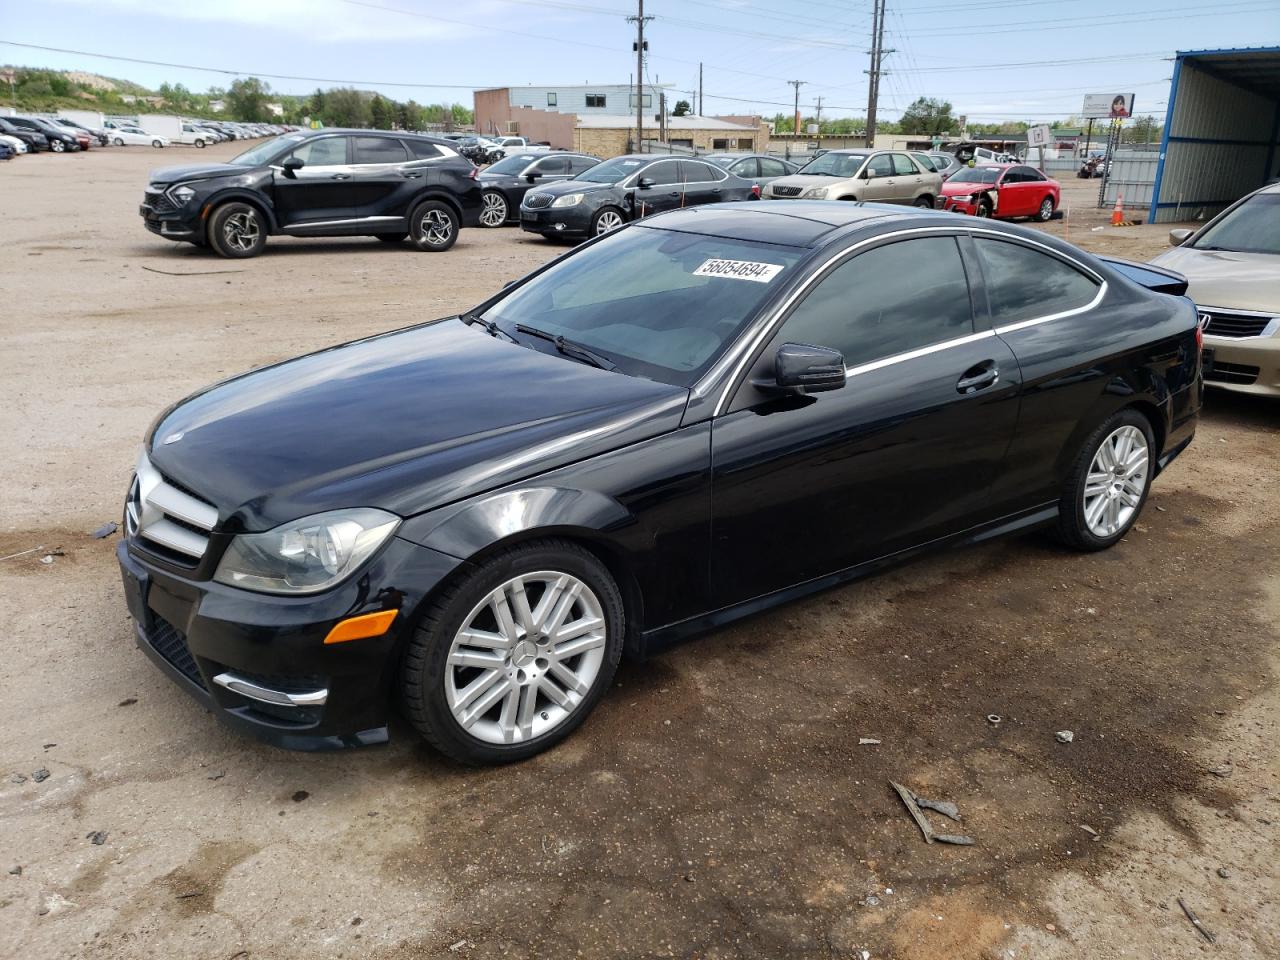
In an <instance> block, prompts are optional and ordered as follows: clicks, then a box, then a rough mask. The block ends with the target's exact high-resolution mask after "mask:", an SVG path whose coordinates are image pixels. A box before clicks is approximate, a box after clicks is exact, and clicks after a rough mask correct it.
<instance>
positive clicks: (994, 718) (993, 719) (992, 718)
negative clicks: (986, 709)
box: [987, 713, 1004, 727]
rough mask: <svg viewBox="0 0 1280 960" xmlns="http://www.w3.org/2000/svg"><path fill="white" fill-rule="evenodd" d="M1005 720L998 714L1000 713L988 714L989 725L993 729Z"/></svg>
mask: <svg viewBox="0 0 1280 960" xmlns="http://www.w3.org/2000/svg"><path fill="white" fill-rule="evenodd" d="M1003 719H1004V717H1002V716H1000V714H998V713H988V714H987V723H989V724H991V725H992V726H993V727H994V726H996V725H997V724H999V723H1000V721H1001V720H1003Z"/></svg>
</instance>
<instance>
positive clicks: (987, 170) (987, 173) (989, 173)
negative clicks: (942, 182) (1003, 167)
mask: <svg viewBox="0 0 1280 960" xmlns="http://www.w3.org/2000/svg"><path fill="white" fill-rule="evenodd" d="M999 179H1000V171H999V170H998V169H997V168H995V167H965V168H964V169H963V170H961V171H960V172H959V173H957V174H956V175H955V176H954V177H952V178H951V179H950V180H948V181H947V183H995V182H996V181H997V180H999Z"/></svg>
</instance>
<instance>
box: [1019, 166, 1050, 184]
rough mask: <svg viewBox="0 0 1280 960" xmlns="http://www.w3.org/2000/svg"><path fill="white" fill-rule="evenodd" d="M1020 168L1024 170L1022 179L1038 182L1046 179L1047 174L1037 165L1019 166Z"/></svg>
mask: <svg viewBox="0 0 1280 960" xmlns="http://www.w3.org/2000/svg"><path fill="white" fill-rule="evenodd" d="M1018 169H1019V170H1021V171H1022V179H1023V180H1025V181H1026V182H1027V183H1038V182H1039V181H1041V180H1044V179H1046V177H1045V175H1044V174H1043V173H1041V172H1040V171H1039V170H1037V169H1036V168H1035V167H1019V168H1018Z"/></svg>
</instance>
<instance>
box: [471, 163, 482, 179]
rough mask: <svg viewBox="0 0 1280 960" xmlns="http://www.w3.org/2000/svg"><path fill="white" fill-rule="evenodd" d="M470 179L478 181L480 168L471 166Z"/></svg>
mask: <svg viewBox="0 0 1280 960" xmlns="http://www.w3.org/2000/svg"><path fill="white" fill-rule="evenodd" d="M471 179H472V180H478V179H480V168H479V167H477V166H475V165H474V164H472V166H471Z"/></svg>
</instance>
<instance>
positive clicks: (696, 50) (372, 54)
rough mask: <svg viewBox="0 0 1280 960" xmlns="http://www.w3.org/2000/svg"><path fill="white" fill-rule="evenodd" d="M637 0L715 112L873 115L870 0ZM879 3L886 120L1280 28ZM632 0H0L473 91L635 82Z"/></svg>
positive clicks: (128, 44) (1070, 98)
mask: <svg viewBox="0 0 1280 960" xmlns="http://www.w3.org/2000/svg"><path fill="white" fill-rule="evenodd" d="M644 6H645V15H646V16H652V17H654V19H653V20H652V21H651V22H649V23H648V24H647V25H646V28H645V34H646V39H647V40H648V41H649V55H648V60H647V62H646V65H645V72H646V75H647V76H646V79H647V81H648V82H651V83H656V82H661V83H664V84H666V83H670V84H674V85H675V89H676V90H678V91H693V90H695V89H696V88H697V85H698V64H699V62H702V63H703V64H704V68H703V90H704V96H705V101H704V102H705V109H704V112H705V113H706V114H708V115H714V114H743V113H760V114H764V115H766V116H772V115H773V114H775V113H778V112H783V113H787V114H789V113H790V111H791V104H792V102H793V97H794V88H793V87H792V86H791V85H790V84H789V83H788V81H791V80H799V81H803V85H802V86H801V87H800V103H801V108H802V110H803V111H804V112H805V114H806V115H812V113H813V111H814V107H815V105H816V100H817V98H818V97H821V98H822V116H823V117H824V118H827V117H838V116H862V115H864V114H865V113H866V105H867V77H866V73H865V71H866V70H867V67H868V61H869V57H868V51H869V49H870V44H871V21H872V0H850V2H840V0H647V2H646V3H645V5H644ZM887 11H888V12H887V15H886V23H885V27H886V39H885V46H886V47H887V48H889V49H890V50H891V51H892V52H890V53H888V54H887V55H886V57H885V69H886V70H887V71H888V72H887V73H886V75H885V76H884V78H883V80H882V81H881V91H880V106H879V111H880V116H881V117H882V118H887V119H894V118H896V117H897V116H899V115H900V113H901V111H902V109H903V108H904V107H905V106H907V105H908V104H909V103H910V102H911V101H912V100H914V99H915V98H916V97H918V96H928V97H936V98H940V99H943V100H947V101H950V102H951V104H952V105H953V110H954V112H955V113H956V114H963V115H966V116H968V117H969V118H970V119H971V120H975V121H979V122H992V121H996V120H1027V121H1032V122H1038V121H1049V120H1054V119H1062V118H1066V117H1069V116H1072V115H1073V114H1077V113H1079V111H1080V108H1081V101H1082V99H1083V97H1084V94H1086V93H1109V92H1125V93H1129V92H1132V93H1134V94H1136V102H1135V107H1134V113H1135V115H1142V114H1148V113H1150V114H1154V115H1156V116H1158V117H1159V116H1162V115H1163V113H1164V109H1165V106H1166V101H1167V99H1168V92H1169V78H1170V76H1171V72H1172V64H1171V63H1170V58H1171V57H1172V55H1173V53H1174V51H1176V50H1188V49H1208V48H1224V47H1245V46H1265V45H1271V46H1275V45H1280V0H1222V2H1209V3H1206V2H1204V0H1201V2H1198V3H1197V2H1193V0H1166V2H1164V3H1158V2H1156V0H1003V2H1001V0H952V2H942V0H887ZM635 14H636V2H635V0H630V2H629V0H469V2H467V3H457V2H444V0H203V2H201V0H165V2H156V0H39V2H34V3H33V2H31V0H0V41H4V42H0V63H12V64H17V65H21V66H40V67H52V68H57V69H76V70H86V71H89V72H93V73H101V74H105V75H107V76H113V77H119V78H122V79H127V80H132V81H134V82H136V83H140V84H143V85H144V86H148V87H153V88H154V87H157V86H159V85H160V84H161V83H162V82H165V81H167V82H169V83H182V84H185V85H186V86H187V87H189V88H191V89H194V90H205V89H207V88H208V87H210V86H223V87H225V86H226V85H228V84H229V83H230V82H231V81H232V80H234V79H235V78H236V77H237V76H259V77H265V78H266V79H267V82H268V83H269V84H270V85H271V87H272V89H273V90H276V91H279V92H281V93H287V94H305V93H309V92H311V91H312V90H314V89H315V88H316V87H317V86H322V87H329V86H339V85H354V86H358V87H360V88H363V89H373V90H378V91H379V92H381V93H383V94H384V95H386V96H389V97H392V98H394V99H397V100H408V99H414V100H417V101H418V102H419V103H439V102H453V103H463V104H466V105H468V106H470V105H471V94H470V91H471V90H473V89H476V88H482V87H499V86H521V85H529V84H532V85H538V86H544V85H557V84H576V83H627V82H631V79H632V77H633V75H634V71H635V55H634V53H633V52H632V42H633V41H634V39H635V25H634V24H632V23H628V22H627V19H626V18H627V17H628V16H634V15H635ZM14 43H23V44H31V45H35V46H39V47H56V48H59V49H60V50H64V51H75V52H52V51H49V50H40V49H32V48H30V47H20V46H15V45H13V44H14ZM89 54H98V55H105V56H110V57H117V58H133V59H137V60H151V61H163V62H164V63H166V64H173V66H154V65H149V64H145V63H134V62H124V61H121V60H112V59H106V58H105V57H104V56H90V55H89ZM194 67H203V68H210V69H209V70H196V69H192V68H194ZM211 71H214V72H211ZM272 74H274V75H277V76H276V77H272V76H270V75H272ZM286 78H296V79H286ZM681 97H687V98H688V99H690V100H691V101H692V100H693V99H694V98H693V97H691V96H688V94H687V93H683V94H676V95H675V96H673V97H672V100H673V101H674V100H675V99H679V98H681ZM694 106H695V108H696V103H695V104H694Z"/></svg>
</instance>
